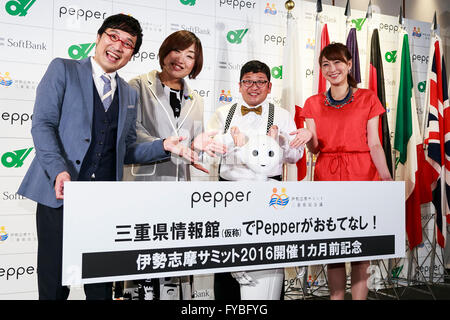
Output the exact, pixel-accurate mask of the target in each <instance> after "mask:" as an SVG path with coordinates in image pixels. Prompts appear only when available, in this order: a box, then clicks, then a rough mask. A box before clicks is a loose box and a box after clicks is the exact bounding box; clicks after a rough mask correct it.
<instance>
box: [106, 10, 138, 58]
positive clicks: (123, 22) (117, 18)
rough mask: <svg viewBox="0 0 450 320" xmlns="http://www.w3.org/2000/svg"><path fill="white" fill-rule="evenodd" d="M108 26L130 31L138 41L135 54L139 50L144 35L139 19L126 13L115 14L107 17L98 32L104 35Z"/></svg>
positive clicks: (135, 45)
mask: <svg viewBox="0 0 450 320" xmlns="http://www.w3.org/2000/svg"><path fill="white" fill-rule="evenodd" d="M108 28H111V29H118V30H122V31H125V32H127V33H129V34H130V35H132V36H133V37H137V39H136V43H135V44H134V50H133V54H136V53H138V52H139V49H140V48H141V44H142V37H143V34H142V28H141V25H140V24H139V21H137V20H136V19H135V18H133V17H132V16H128V15H126V14H122V13H119V14H115V15H112V16H109V17H108V18H106V19H105V21H103V24H102V26H101V27H100V29H98V31H97V34H98V35H102V34H103V33H104V32H105V30H106V29H108Z"/></svg>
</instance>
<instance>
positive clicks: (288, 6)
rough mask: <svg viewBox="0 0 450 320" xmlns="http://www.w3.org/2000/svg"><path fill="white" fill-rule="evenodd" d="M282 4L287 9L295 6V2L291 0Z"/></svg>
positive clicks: (289, 9)
mask: <svg viewBox="0 0 450 320" xmlns="http://www.w3.org/2000/svg"><path fill="white" fill-rule="evenodd" d="M284 6H285V8H286V9H287V10H288V11H291V10H292V9H294V7H295V2H294V1H292V0H288V1H286V2H285V3H284Z"/></svg>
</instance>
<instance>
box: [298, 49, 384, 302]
mask: <svg viewBox="0 0 450 320" xmlns="http://www.w3.org/2000/svg"><path fill="white" fill-rule="evenodd" d="M319 64H320V67H321V70H322V74H323V75H324V77H325V78H326V79H327V80H328V81H329V83H330V84H331V87H330V89H329V90H328V91H326V92H323V93H319V94H317V95H314V96H312V97H310V98H308V99H307V100H306V102H305V105H304V108H303V111H302V116H304V117H305V121H306V126H307V128H308V130H309V131H311V133H312V138H311V139H310V140H309V142H308V143H307V147H308V149H309V151H311V152H312V153H314V154H318V156H317V161H316V166H315V169H314V180H315V181H379V180H388V181H389V180H392V178H391V174H390V172H389V169H388V167H387V165H386V158H385V154H384V151H383V148H382V146H381V144H380V139H379V136H378V123H379V116H380V115H381V114H382V113H383V112H385V109H384V108H383V106H382V105H381V103H380V101H379V99H378V97H377V96H376V95H375V94H374V93H373V92H372V91H370V90H367V89H358V88H357V83H356V81H355V80H354V79H353V77H352V76H351V75H350V73H349V72H350V70H351V67H352V56H351V54H350V52H349V50H348V49H347V47H346V46H345V45H343V44H341V43H332V44H330V45H328V46H327V47H325V48H324V49H323V50H322V52H321V54H320V57H319ZM295 143H297V142H296V141H295V140H294V141H292V144H294V145H295ZM351 265H352V272H351V277H352V298H353V299H355V300H356V299H358V300H360V299H366V298H367V293H368V288H367V279H368V277H369V274H368V273H367V268H368V267H369V265H370V261H361V262H352V263H351ZM327 269H328V286H329V289H330V297H331V299H333V300H339V299H344V294H345V285H346V272H345V264H344V263H336V264H329V265H328V268H327Z"/></svg>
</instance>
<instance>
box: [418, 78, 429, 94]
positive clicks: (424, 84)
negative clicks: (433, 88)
mask: <svg viewBox="0 0 450 320" xmlns="http://www.w3.org/2000/svg"><path fill="white" fill-rule="evenodd" d="M426 88H427V82H426V81H422V82H419V84H418V85H417V89H419V92H425V89H426Z"/></svg>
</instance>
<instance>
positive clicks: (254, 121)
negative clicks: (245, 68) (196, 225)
mask: <svg viewBox="0 0 450 320" xmlns="http://www.w3.org/2000/svg"><path fill="white" fill-rule="evenodd" d="M234 103H236V102H234ZM234 103H230V104H227V105H225V106H223V107H220V108H218V109H217V110H216V112H215V113H214V114H213V116H212V117H211V119H210V120H209V122H208V124H207V129H206V131H207V132H208V131H217V132H218V134H217V135H216V136H215V138H214V139H217V140H218V141H220V142H221V143H224V144H225V145H226V146H227V149H228V152H227V154H225V155H224V156H223V157H222V159H221V164H220V176H221V177H222V178H224V179H226V180H232V181H238V180H245V178H246V177H251V176H253V173H252V172H251V170H250V169H249V168H248V167H247V166H246V165H245V164H242V163H238V161H236V158H234V157H233V153H234V152H233V151H235V150H236V147H235V145H234V141H233V138H232V136H231V134H230V129H231V128H232V127H237V128H238V129H239V131H240V132H242V133H244V134H245V135H246V136H250V135H261V134H266V131H267V121H268V115H269V102H268V99H266V100H265V101H264V102H263V103H262V104H261V106H262V113H261V115H258V114H256V113H255V112H249V113H247V114H246V115H245V116H243V115H242V113H241V106H242V105H243V106H245V107H249V106H248V105H247V104H246V103H245V102H244V101H242V100H241V101H239V100H238V101H237V107H236V111H235V113H234V115H233V119H232V121H231V123H230V126H229V128H228V131H227V133H226V134H223V130H224V128H225V122H226V119H227V116H228V113H229V111H230V109H231V106H232V105H233V104H234ZM273 125H276V126H278V132H279V135H280V137H279V143H280V146H281V148H282V149H283V163H296V162H297V161H298V160H299V159H300V158H301V157H302V156H303V151H304V147H303V146H301V147H299V148H297V149H295V148H291V147H289V142H290V141H292V140H293V139H294V138H295V135H289V133H291V132H293V131H295V130H297V127H296V125H295V122H294V119H293V117H292V116H291V115H290V113H289V112H288V111H287V110H285V109H283V108H280V107H276V106H275V108H274V119H273ZM282 170H283V165H282V164H280V165H279V166H278V168H276V169H275V170H274V172H272V174H271V175H270V176H277V175H281V173H282Z"/></svg>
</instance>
